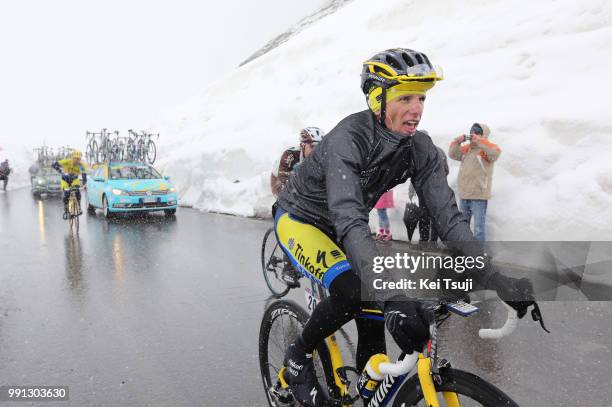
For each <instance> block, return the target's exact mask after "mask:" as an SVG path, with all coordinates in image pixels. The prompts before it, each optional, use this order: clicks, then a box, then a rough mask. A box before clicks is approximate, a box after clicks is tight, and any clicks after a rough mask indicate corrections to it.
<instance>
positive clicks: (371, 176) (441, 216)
mask: <svg viewBox="0 0 612 407" xmlns="http://www.w3.org/2000/svg"><path fill="white" fill-rule="evenodd" d="M408 178H410V179H411V181H412V184H413V186H414V188H415V190H416V192H417V195H418V197H419V202H423V203H424V204H425V206H426V207H427V209H428V211H429V213H430V216H431V217H432V219H433V220H434V222H435V224H436V229H437V230H438V232H439V234H440V238H441V239H442V240H443V241H444V242H445V243H446V244H447V246H448V247H449V248H450V249H451V250H455V251H456V252H458V254H462V255H466V256H473V257H476V256H481V255H483V248H482V245H481V244H480V242H478V241H476V240H475V239H474V236H473V234H472V232H471V230H470V228H469V224H468V222H467V220H466V218H465V217H464V216H463V215H462V214H461V212H460V211H459V209H458V208H457V203H456V201H455V194H454V193H453V191H452V189H451V188H450V187H449V186H448V182H447V179H446V172H445V170H444V167H443V164H442V162H441V160H439V159H438V152H437V149H436V147H435V145H434V144H433V142H432V140H431V138H430V137H429V135H427V133H424V132H422V131H417V132H416V133H415V134H414V135H413V136H412V137H407V136H404V135H402V134H399V133H394V132H391V131H389V130H387V129H386V128H384V127H383V126H381V125H380V124H379V123H378V122H377V120H376V118H375V116H374V115H373V114H372V113H371V111H369V110H365V111H362V112H359V113H355V114H352V115H350V116H348V117H346V118H345V119H343V120H342V121H341V122H340V123H338V125H337V126H336V127H335V128H334V129H333V130H332V131H331V132H329V133H328V135H327V136H325V137H324V138H323V141H322V142H321V143H320V144H319V145H318V146H317V148H316V149H315V150H314V152H313V153H312V154H311V155H310V156H308V158H306V159H305V160H303V162H302V164H301V165H300V166H299V167H298V168H297V171H296V172H295V174H293V175H292V176H291V177H290V178H289V181H288V183H287V185H286V187H285V188H284V189H283V190H282V191H281V193H280V195H279V197H278V201H277V203H278V205H280V206H281V207H282V208H283V209H284V210H286V211H287V212H289V213H290V214H292V215H295V216H297V217H299V218H302V219H303V220H304V221H306V222H307V223H310V224H312V225H314V226H316V227H317V228H319V229H321V230H322V231H324V232H325V233H327V234H328V235H329V236H331V237H332V238H334V239H335V240H336V241H337V242H338V244H339V245H340V246H341V247H342V248H343V249H344V250H345V251H346V254H347V257H348V260H349V262H350V264H351V266H352V267H353V269H354V270H356V272H357V273H358V275H359V276H360V278H361V280H362V283H363V284H365V285H366V286H367V287H372V282H373V279H374V278H377V275H376V274H374V273H373V272H372V265H373V258H374V257H375V256H378V255H379V252H378V249H377V247H376V243H375V242H374V239H373V238H372V235H371V233H370V227H369V224H368V222H369V212H370V211H371V210H372V208H373V207H374V205H375V204H376V202H377V201H378V199H379V198H380V196H381V195H382V194H383V193H384V192H385V191H388V190H389V189H391V188H393V187H395V186H396V185H398V184H401V183H404V182H406V180H408ZM486 274H487V273H486V272H478V273H474V276H473V277H474V278H475V280H476V281H477V282H481V283H482V282H483V277H484V276H485V275H486ZM378 299H380V298H378Z"/></svg>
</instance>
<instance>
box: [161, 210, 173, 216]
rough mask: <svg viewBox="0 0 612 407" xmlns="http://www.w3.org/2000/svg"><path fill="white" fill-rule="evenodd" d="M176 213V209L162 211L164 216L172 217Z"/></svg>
mask: <svg viewBox="0 0 612 407" xmlns="http://www.w3.org/2000/svg"><path fill="white" fill-rule="evenodd" d="M175 213H176V209H164V215H166V216H174V214H175Z"/></svg>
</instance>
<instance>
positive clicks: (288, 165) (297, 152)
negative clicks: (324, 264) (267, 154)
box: [270, 127, 325, 288]
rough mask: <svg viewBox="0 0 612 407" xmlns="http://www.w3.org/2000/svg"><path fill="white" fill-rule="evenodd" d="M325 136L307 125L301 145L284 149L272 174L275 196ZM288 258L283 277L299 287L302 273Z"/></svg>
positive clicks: (271, 184)
mask: <svg viewBox="0 0 612 407" xmlns="http://www.w3.org/2000/svg"><path fill="white" fill-rule="evenodd" d="M324 136H325V132H324V131H323V130H321V129H320V128H318V127H305V128H303V129H302V130H301V131H300V146H299V147H292V148H290V149H287V150H285V151H283V154H282V155H281V156H280V158H279V159H278V160H277V161H276V162H275V163H274V167H273V168H272V174H270V187H271V188H272V194H273V195H274V197H275V198H276V197H277V196H278V194H279V192H280V191H281V189H283V187H284V186H285V184H286V183H287V181H288V180H289V176H290V175H291V174H292V173H294V172H295V169H296V168H297V166H298V165H299V164H300V163H301V162H302V161H304V159H305V158H306V157H308V156H309V155H310V154H311V153H312V152H313V151H314V149H315V148H316V146H317V145H318V144H319V143H320V142H321V140H323V137H324ZM286 260H287V261H286V262H285V266H284V268H283V272H282V279H283V281H284V282H285V283H286V284H287V286H288V287H290V288H296V287H299V286H300V277H301V274H300V273H299V272H298V271H297V270H296V269H295V268H293V266H292V265H291V263H290V262H289V259H286Z"/></svg>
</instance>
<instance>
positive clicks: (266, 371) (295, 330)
mask: <svg viewBox="0 0 612 407" xmlns="http://www.w3.org/2000/svg"><path fill="white" fill-rule="evenodd" d="M312 288H313V290H312V291H311V292H307V293H306V299H307V304H308V305H309V306H310V304H311V302H312V301H315V302H317V301H318V300H319V299H318V298H324V297H325V296H326V295H327V294H326V291H325V290H324V289H323V288H322V287H321V286H319V285H316V287H315V284H314V283H312ZM313 294H318V295H319V297H317V298H314V299H309V298H308V297H309V296H313ZM468 301H469V299H468ZM424 304H425V316H426V320H427V321H429V332H430V338H431V339H430V340H429V341H427V344H426V346H425V347H424V348H423V350H422V351H421V352H420V353H417V352H414V353H412V354H406V353H402V354H401V355H400V357H399V358H398V360H397V361H396V362H394V363H392V362H391V361H386V362H385V361H383V362H381V363H380V364H378V370H379V372H380V374H381V375H382V376H383V377H382V379H381V380H379V381H373V382H371V377H370V378H369V379H370V380H368V377H366V379H365V380H364V377H365V376H364V375H363V374H362V373H361V372H358V371H357V370H356V369H355V368H354V367H350V366H345V365H344V363H343V359H342V352H341V350H340V346H339V345H338V341H337V338H336V335H335V334H333V335H331V336H329V337H328V338H326V339H325V341H323V342H322V343H320V344H319V345H318V346H317V348H316V349H315V352H314V353H313V359H314V364H315V371H316V373H317V377H318V379H319V383H321V385H322V386H323V387H324V388H326V389H327V393H328V396H329V404H328V405H329V406H353V405H354V404H355V403H356V402H358V400H359V399H360V398H361V396H360V395H359V390H361V392H362V393H363V392H364V391H363V388H365V389H366V393H367V392H369V393H370V394H369V397H367V398H364V399H363V405H364V406H367V407H384V406H387V405H389V403H391V402H393V404H391V405H392V406H393V407H408V406H425V407H440V406H447V407H471V406H485V407H499V406H507V407H515V406H518V404H517V403H516V402H515V401H513V400H512V399H511V398H510V396H508V395H507V394H506V393H504V392H503V391H502V390H500V389H499V388H497V387H496V386H494V385H493V384H490V383H488V382H487V381H485V380H484V379H482V378H480V377H478V376H476V375H474V374H472V373H469V372H465V371H462V370H459V369H454V368H452V367H451V363H450V362H449V361H448V360H447V359H445V358H442V357H441V356H440V355H439V354H438V347H439V346H440V339H439V338H438V328H439V327H440V325H441V324H442V323H443V322H444V321H446V320H447V319H448V317H449V316H450V314H451V313H454V314H458V315H461V316H463V317H468V316H470V315H472V314H473V313H475V312H477V311H478V308H477V307H476V306H475V305H472V304H469V303H466V302H464V301H461V300H454V301H444V300H438V301H426V302H424ZM504 305H505V306H506V308H507V309H508V318H507V320H506V323H505V324H504V325H503V326H502V327H501V328H498V329H480V331H479V336H480V337H481V338H485V339H499V338H502V337H504V336H507V335H509V334H510V333H511V332H512V331H514V329H515V328H516V326H517V323H518V317H517V314H516V312H515V311H514V310H513V309H512V308H510V307H509V306H508V305H506V304H505V303H504ZM364 311H366V312H368V311H369V312H378V313H379V315H381V316H382V312H381V311H376V310H364ZM531 314H532V318H533V319H534V320H535V321H539V322H540V324H541V326H542V328H543V329H544V330H546V331H547V332H548V330H547V329H546V327H545V326H544V321H543V319H542V315H541V312H540V309H539V307H538V305H537V303H535V302H534V309H533V310H532V312H531ZM308 317H309V314H308V312H306V311H305V310H304V309H303V308H302V307H301V306H299V305H298V304H296V303H295V302H294V301H290V300H277V301H275V302H273V303H272V304H270V305H269V306H268V307H267V309H266V311H265V312H264V316H263V319H262V322H261V326H260V331H259V363H260V370H261V377H262V382H263V386H264V390H265V394H266V398H267V400H268V403H269V405H270V406H274V407H278V406H298V403H297V402H296V401H295V400H294V398H293V395H292V394H291V391H290V389H289V386H288V384H287V383H286V382H285V380H284V375H283V373H284V367H283V359H284V355H285V351H286V350H287V348H288V346H289V345H290V344H291V343H293V341H295V338H296V337H297V335H298V334H299V333H300V332H301V331H302V329H303V327H304V325H305V324H306V321H307V320H308ZM385 357H386V356H385ZM372 360H373V359H372V358H371V359H370V361H372ZM387 360H388V358H387ZM415 367H416V372H415V373H414V374H412V375H409V373H410V372H412V371H413V370H414V368H415ZM349 374H353V375H354V377H359V380H354V379H353V380H351V378H349ZM352 381H353V382H357V385H358V390H357V391H356V392H354V393H353V394H355V395H351V388H350V387H351V382H352Z"/></svg>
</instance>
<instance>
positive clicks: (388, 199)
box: [374, 190, 395, 209]
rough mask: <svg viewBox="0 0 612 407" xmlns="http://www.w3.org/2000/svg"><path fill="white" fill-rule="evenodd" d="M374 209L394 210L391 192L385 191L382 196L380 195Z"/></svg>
mask: <svg viewBox="0 0 612 407" xmlns="http://www.w3.org/2000/svg"><path fill="white" fill-rule="evenodd" d="M374 208H376V209H388V208H395V204H394V203H393V190H390V191H387V192H385V193H384V194H382V196H381V197H380V199H379V200H378V202H376V205H374Z"/></svg>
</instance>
